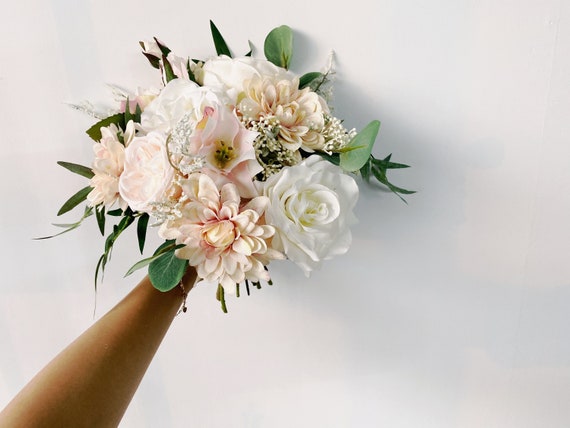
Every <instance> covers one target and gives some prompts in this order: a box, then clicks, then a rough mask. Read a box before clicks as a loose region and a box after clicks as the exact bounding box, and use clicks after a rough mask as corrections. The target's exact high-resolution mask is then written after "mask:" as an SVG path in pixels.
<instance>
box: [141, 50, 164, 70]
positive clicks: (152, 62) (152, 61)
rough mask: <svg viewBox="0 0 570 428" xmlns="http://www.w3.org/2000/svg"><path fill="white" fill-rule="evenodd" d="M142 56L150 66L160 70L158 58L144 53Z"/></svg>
mask: <svg viewBox="0 0 570 428" xmlns="http://www.w3.org/2000/svg"><path fill="white" fill-rule="evenodd" d="M142 54H143V55H144V56H145V57H146V59H148V62H150V65H152V66H153V67H154V68H156V69H159V68H160V58H158V57H156V56H154V55H151V54H149V53H146V52H143V53H142Z"/></svg>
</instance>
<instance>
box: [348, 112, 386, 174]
mask: <svg viewBox="0 0 570 428" xmlns="http://www.w3.org/2000/svg"><path fill="white" fill-rule="evenodd" d="M379 130H380V122H379V121H378V120H373V121H372V122H370V123H369V124H368V125H366V126H365V127H364V129H363V130H362V131H360V132H359V133H358V134H356V136H355V137H354V138H353V139H352V140H351V141H350V143H348V145H347V148H349V149H354V150H348V151H344V152H343V153H341V154H340V166H341V167H342V169H344V170H345V171H351V172H355V171H358V170H359V169H360V168H362V167H363V166H364V165H365V164H366V162H368V160H369V159H370V153H371V152H372V147H373V146H374V141H376V136H377V135H378V131H379Z"/></svg>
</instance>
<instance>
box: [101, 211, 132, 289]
mask: <svg viewBox="0 0 570 428" xmlns="http://www.w3.org/2000/svg"><path fill="white" fill-rule="evenodd" d="M133 221H135V217H134V215H133V213H132V211H130V210H127V211H126V212H125V213H124V216H123V218H122V219H121V221H119V224H116V225H114V226H113V231H112V232H111V233H110V234H109V236H107V239H106V240H105V249H104V251H103V254H102V255H101V257H100V258H99V261H98V262H97V266H96V268H95V290H97V280H98V278H99V272H101V274H103V273H104V272H105V266H106V265H107V263H108V262H109V260H111V251H112V249H113V245H114V244H115V241H116V240H117V238H118V237H119V236H120V235H121V233H123V231H124V230H125V229H126V228H127V227H129V226H130V225H131V224H132V223H133Z"/></svg>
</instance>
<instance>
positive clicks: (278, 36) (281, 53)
mask: <svg viewBox="0 0 570 428" xmlns="http://www.w3.org/2000/svg"><path fill="white" fill-rule="evenodd" d="M263 50H264V53H265V58H267V60H268V61H270V62H272V63H273V64H275V65H277V66H279V67H283V68H285V69H288V68H289V63H290V62H291V57H292V56H293V31H291V28H289V27H288V26H287V25H281V26H280V27H277V28H274V29H273V30H271V31H270V32H269V34H268V35H267V37H266V38H265V43H264V46H263Z"/></svg>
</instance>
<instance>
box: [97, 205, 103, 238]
mask: <svg viewBox="0 0 570 428" xmlns="http://www.w3.org/2000/svg"><path fill="white" fill-rule="evenodd" d="M95 218H96V219H97V225H98V226H99V231H100V232H101V235H103V236H105V207H104V206H103V205H101V209H97V208H95Z"/></svg>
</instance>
